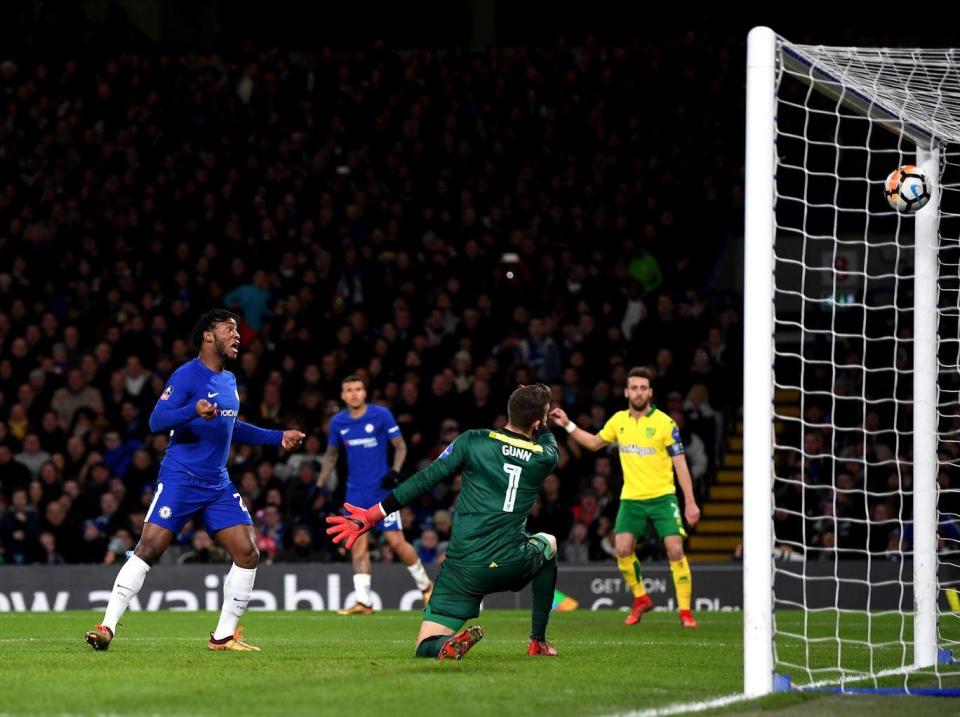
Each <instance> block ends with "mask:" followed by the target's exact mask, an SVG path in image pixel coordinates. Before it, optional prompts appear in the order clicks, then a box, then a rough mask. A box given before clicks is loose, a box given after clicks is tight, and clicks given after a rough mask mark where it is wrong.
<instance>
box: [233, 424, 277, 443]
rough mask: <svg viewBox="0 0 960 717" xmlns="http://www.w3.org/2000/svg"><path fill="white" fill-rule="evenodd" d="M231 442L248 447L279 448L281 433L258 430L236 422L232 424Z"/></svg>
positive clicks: (256, 427) (257, 427)
mask: <svg viewBox="0 0 960 717" xmlns="http://www.w3.org/2000/svg"><path fill="white" fill-rule="evenodd" d="M233 442H234V443H244V444H246V445H248V446H279V445H280V444H281V443H283V431H275V430H272V429H269V428H260V427H259V426H254V425H252V424H250V423H247V422H245V421H240V420H238V421H237V422H236V423H234V424H233Z"/></svg>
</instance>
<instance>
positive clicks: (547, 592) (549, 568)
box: [530, 557, 557, 640]
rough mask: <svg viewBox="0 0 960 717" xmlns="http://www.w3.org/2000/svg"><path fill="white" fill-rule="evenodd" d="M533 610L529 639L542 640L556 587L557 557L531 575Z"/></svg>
mask: <svg viewBox="0 0 960 717" xmlns="http://www.w3.org/2000/svg"><path fill="white" fill-rule="evenodd" d="M531 587H532V588H533V610H532V617H533V620H532V623H533V624H532V630H531V633H530V637H531V639H535V640H544V639H546V635H547V623H548V622H549V621H550V610H551V609H553V591H554V589H556V587H557V558H556V557H553V558H551V559H550V560H548V561H547V562H546V563H544V564H543V567H542V568H540V572H539V573H537V574H536V575H534V576H533V581H532V582H531Z"/></svg>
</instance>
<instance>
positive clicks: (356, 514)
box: [327, 435, 469, 548]
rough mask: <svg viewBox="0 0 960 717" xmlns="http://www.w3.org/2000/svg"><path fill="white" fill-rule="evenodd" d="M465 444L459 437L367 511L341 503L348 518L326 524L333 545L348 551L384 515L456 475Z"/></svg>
mask: <svg viewBox="0 0 960 717" xmlns="http://www.w3.org/2000/svg"><path fill="white" fill-rule="evenodd" d="M468 442H469V439H468V436H467V435H461V436H460V437H458V438H457V439H456V440H455V441H454V442H453V443H451V444H450V445H449V446H447V448H446V450H445V451H444V452H443V453H441V454H440V457H439V458H437V460H435V461H434V462H433V463H431V464H430V465H429V466H427V467H426V468H424V469H423V470H422V471H420V472H419V473H416V474H415V475H414V476H412V477H411V478H410V479H409V480H407V481H406V482H405V483H403V484H402V485H401V486H399V487H398V488H397V489H396V490H394V491H393V492H392V493H391V494H390V495H388V496H387V497H386V498H384V499H383V500H382V501H380V502H379V503H377V504H375V505H373V506H371V507H369V508H366V509H364V508H359V507H357V506H355V505H350V504H349V503H344V504H343V507H344V510H346V511H347V513H348V515H346V516H339V515H337V516H330V517H328V518H327V523H329V524H330V526H331V527H329V528H327V534H328V535H331V536H333V542H334V543H340V542H343V543H344V545H345V546H346V547H347V548H351V547H352V546H353V544H354V542H356V540H357V538H359V537H360V536H361V535H363V534H364V533H366V532H367V531H368V530H370V528H372V527H373V526H374V525H376V524H377V523H378V522H380V521H381V520H383V519H384V518H385V517H386V516H388V515H390V514H391V513H393V512H394V511H397V510H400V508H402V507H403V506H405V505H407V504H408V503H409V502H410V501H412V500H413V499H414V498H416V497H417V496H419V495H420V494H421V493H425V492H426V491H428V490H430V489H431V488H432V487H433V486H435V485H436V484H437V483H439V482H440V481H441V480H443V479H444V478H449V477H450V476H452V475H454V474H456V473H457V472H458V471H459V470H460V468H461V466H462V465H463V463H464V461H465V460H466V455H467V443H468Z"/></svg>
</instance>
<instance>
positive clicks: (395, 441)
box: [390, 436, 407, 473]
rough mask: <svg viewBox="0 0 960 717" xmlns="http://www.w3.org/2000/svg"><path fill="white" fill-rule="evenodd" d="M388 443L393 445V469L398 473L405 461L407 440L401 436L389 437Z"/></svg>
mask: <svg viewBox="0 0 960 717" xmlns="http://www.w3.org/2000/svg"><path fill="white" fill-rule="evenodd" d="M390 443H391V445H393V470H394V472H395V473H399V472H400V470H401V469H402V468H403V464H404V463H406V461H407V442H406V441H405V440H403V436H397V437H396V438H391V439H390Z"/></svg>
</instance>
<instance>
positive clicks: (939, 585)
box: [744, 29, 960, 694]
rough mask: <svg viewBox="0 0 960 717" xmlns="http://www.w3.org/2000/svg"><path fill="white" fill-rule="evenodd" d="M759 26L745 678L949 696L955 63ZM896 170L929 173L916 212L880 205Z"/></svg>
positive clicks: (752, 177) (958, 187)
mask: <svg viewBox="0 0 960 717" xmlns="http://www.w3.org/2000/svg"><path fill="white" fill-rule="evenodd" d="M761 32H762V37H760V38H759V41H762V43H760V44H758V38H756V37H755V35H757V34H758V31H757V30H755V31H754V33H752V35H751V50H750V51H751V56H750V59H749V60H748V64H749V65H750V67H749V69H748V77H749V83H750V86H749V89H748V94H749V96H748V105H749V108H748V113H751V114H750V115H749V116H748V137H747V143H748V150H747V151H748V156H747V172H748V175H747V192H748V196H747V249H746V251H747V267H746V269H747V270H746V292H745V293H746V302H747V305H746V314H747V316H746V319H747V332H746V334H747V346H746V347H745V348H746V352H747V355H748V356H749V358H748V359H747V365H746V366H745V370H746V372H747V374H746V375H747V384H748V389H747V392H746V395H745V405H744V414H745V416H744V418H745V437H744V438H745V518H746V520H745V523H746V526H747V528H746V531H745V586H744V587H745V601H746V602H745V610H746V614H745V654H746V657H745V690H746V691H747V692H748V693H752V694H762V693H763V692H767V691H769V690H770V689H771V688H773V687H774V686H778V685H779V686H784V685H786V682H785V681H783V680H774V679H773V678H772V675H773V674H777V675H783V676H784V677H786V676H789V681H790V685H791V686H792V687H799V688H836V689H840V690H843V691H848V690H862V689H869V690H893V691H906V692H910V693H916V694H925V693H927V692H928V691H929V692H938V693H952V692H956V693H957V694H960V665H958V664H956V663H954V662H953V661H952V657H953V656H954V655H956V656H960V644H958V643H960V599H958V594H957V592H956V589H957V588H958V587H960V333H958V331H960V328H958V319H960V150H958V149H957V144H956V143H957V142H960V72H958V65H957V60H960V56H958V57H955V56H954V51H953V50H900V49H863V48H839V47H821V46H802V45H793V44H790V43H789V42H787V41H786V40H784V39H783V38H778V37H775V36H774V35H773V33H772V32H770V31H769V30H766V29H762V30H761ZM761 45H762V51H761ZM771 50H772V52H771ZM768 54H769V64H768V63H767V58H766V56H767V55H768ZM769 92H772V94H773V96H772V97H769V96H768V93H769ZM771 145H772V146H771ZM903 165H918V166H921V167H922V168H923V169H924V170H925V171H926V173H927V175H928V178H929V181H930V184H931V186H932V195H933V198H932V200H931V202H930V203H929V204H928V205H927V206H926V207H925V208H924V209H921V210H920V211H919V212H916V213H913V214H900V213H898V212H897V211H895V210H894V209H892V208H891V207H890V206H889V205H888V203H887V201H886V199H885V197H884V191H883V184H884V180H885V179H886V177H887V175H888V174H889V173H890V172H891V171H893V170H896V169H897V168H898V167H900V166H903ZM765 174H766V175H770V176H768V177H765V176H764V175H765ZM751 352H753V355H752V356H751V355H750V354H751ZM764 362H767V363H768V364H769V365H766V366H764ZM761 378H762V379H765V380H764V381H763V382H762V383H761V381H760V379H761ZM771 429H772V430H771ZM771 460H772V466H771ZM760 522H762V523H763V524H764V525H763V526H759V525H757V524H758V523H760ZM771 555H773V557H772V558H771ZM764 585H765V586H766V591H767V592H766V593H763V591H762V590H761V586H764ZM771 588H772V591H771ZM758 593H759V594H758ZM765 612H769V613H770V614H769V615H767V614H765Z"/></svg>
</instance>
